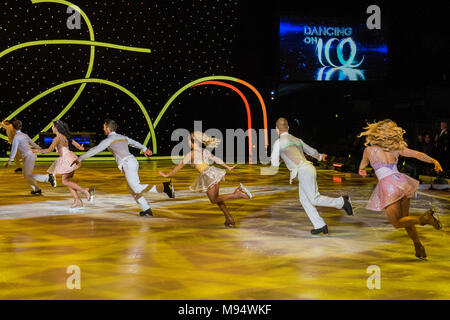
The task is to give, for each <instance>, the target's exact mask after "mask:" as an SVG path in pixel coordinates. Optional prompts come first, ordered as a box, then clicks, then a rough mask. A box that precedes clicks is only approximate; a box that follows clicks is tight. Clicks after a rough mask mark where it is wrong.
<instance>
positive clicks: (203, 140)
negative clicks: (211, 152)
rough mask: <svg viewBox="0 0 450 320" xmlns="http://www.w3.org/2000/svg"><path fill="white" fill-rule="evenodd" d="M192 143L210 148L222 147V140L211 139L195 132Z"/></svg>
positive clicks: (192, 134)
mask: <svg viewBox="0 0 450 320" xmlns="http://www.w3.org/2000/svg"><path fill="white" fill-rule="evenodd" d="M191 142H192V143H195V142H198V143H199V144H200V145H202V144H203V145H205V146H206V147H210V148H217V147H218V146H219V145H220V139H217V138H215V137H210V136H208V135H206V134H204V133H203V132H200V131H195V132H193V133H191Z"/></svg>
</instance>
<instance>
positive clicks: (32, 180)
mask: <svg viewBox="0 0 450 320" xmlns="http://www.w3.org/2000/svg"><path fill="white" fill-rule="evenodd" d="M36 158H37V155H36V154H35V153H32V154H27V155H25V156H24V157H23V176H24V178H25V179H26V180H27V181H28V183H29V184H30V186H31V188H32V189H33V191H35V190H39V184H38V182H48V174H33V170H34V165H35V163H36Z"/></svg>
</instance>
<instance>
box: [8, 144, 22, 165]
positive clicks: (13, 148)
mask: <svg viewBox="0 0 450 320" xmlns="http://www.w3.org/2000/svg"><path fill="white" fill-rule="evenodd" d="M18 148H19V141H18V139H14V140H13V143H12V146H11V153H10V155H9V159H8V162H7V163H6V167H7V168H8V167H9V166H10V165H11V162H12V161H13V160H14V158H15V157H16V154H17V149H18Z"/></svg>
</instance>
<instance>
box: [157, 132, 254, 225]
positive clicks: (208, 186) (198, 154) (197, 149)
mask: <svg viewBox="0 0 450 320" xmlns="http://www.w3.org/2000/svg"><path fill="white" fill-rule="evenodd" d="M219 143H220V140H218V139H216V138H211V137H209V136H207V135H205V134H204V133H202V132H193V133H191V139H190V140H189V145H190V147H191V151H190V152H189V153H188V154H187V155H186V156H185V157H184V159H183V161H181V162H180V164H178V165H177V166H176V167H175V168H174V169H173V170H172V171H170V172H169V173H168V174H165V173H163V172H161V171H158V172H159V174H160V175H161V176H163V177H165V178H167V177H170V176H172V175H174V174H175V173H176V172H178V171H179V170H180V169H181V168H183V167H184V165H185V164H187V163H190V164H192V166H194V167H195V168H196V169H197V171H198V172H199V173H200V175H199V176H198V178H197V179H196V180H195V181H194V182H193V183H192V185H191V186H190V189H191V190H192V191H195V192H206V194H207V196H208V198H209V201H210V202H211V203H213V204H217V205H218V206H219V208H220V210H222V212H223V214H224V215H225V223H224V225H225V227H227V228H234V227H235V221H234V219H233V217H232V216H231V214H230V212H229V211H228V208H227V206H226V205H225V201H226V200H229V199H250V198H251V197H252V194H251V193H250V192H249V191H248V190H247V188H245V187H244V185H242V183H241V185H240V186H239V187H237V188H236V190H234V192H233V193H230V194H223V195H220V196H219V189H220V181H222V180H225V178H224V177H225V174H226V171H225V170H223V169H219V168H216V167H214V166H210V165H209V163H208V162H210V161H214V162H216V163H217V164H219V165H221V166H223V167H225V168H226V169H228V171H231V170H233V168H234V167H235V166H233V167H230V166H228V165H227V164H226V163H224V162H223V161H222V160H221V159H220V158H217V157H216V156H214V155H213V154H212V153H211V152H209V151H208V150H206V149H203V147H202V145H205V146H210V147H213V148H214V147H217V146H218V145H219Z"/></svg>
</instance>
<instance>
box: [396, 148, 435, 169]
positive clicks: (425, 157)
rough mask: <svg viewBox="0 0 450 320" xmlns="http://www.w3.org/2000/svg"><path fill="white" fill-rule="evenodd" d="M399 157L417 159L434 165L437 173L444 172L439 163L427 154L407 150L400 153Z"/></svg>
mask: <svg viewBox="0 0 450 320" xmlns="http://www.w3.org/2000/svg"><path fill="white" fill-rule="evenodd" d="M399 155H401V156H403V157H408V158H416V159H418V160H420V161H423V162H428V163H433V164H434V170H435V171H436V172H440V171H443V170H442V167H441V165H440V164H439V162H438V161H437V160H435V159H433V158H432V157H430V156H428V155H427V154H425V153H423V152H419V151H416V150H412V149H408V148H405V149H403V150H401V151H400V152H399Z"/></svg>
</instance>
